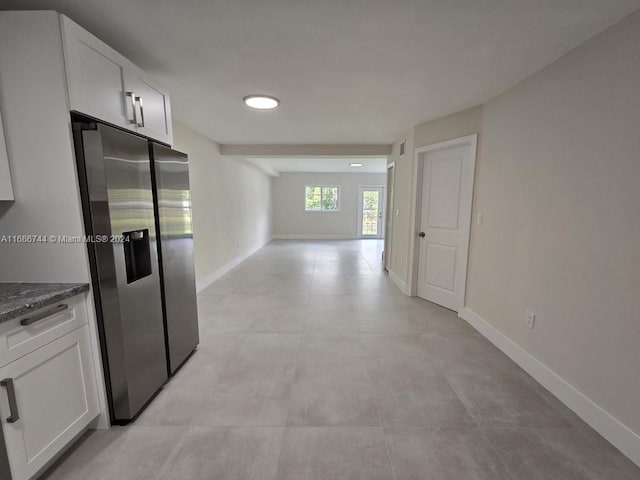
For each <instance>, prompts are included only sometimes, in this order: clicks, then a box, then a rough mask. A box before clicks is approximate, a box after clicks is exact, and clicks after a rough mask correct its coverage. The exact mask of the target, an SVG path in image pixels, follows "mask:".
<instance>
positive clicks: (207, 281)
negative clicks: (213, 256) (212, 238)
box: [196, 238, 271, 293]
mask: <svg viewBox="0 0 640 480" xmlns="http://www.w3.org/2000/svg"><path fill="white" fill-rule="evenodd" d="M270 241H271V238H268V239H267V240H266V241H265V242H264V243H263V244H258V245H256V246H254V247H253V248H251V249H250V250H247V251H246V252H244V253H242V254H241V255H238V256H237V257H235V258H234V259H233V260H231V261H230V262H228V263H225V264H224V265H223V266H221V267H220V268H218V269H216V270H214V271H213V272H211V273H210V274H208V275H206V276H205V277H204V278H203V279H201V280H197V281H196V292H197V293H200V292H201V291H203V290H204V289H205V288H207V287H208V286H209V285H211V284H212V283H213V282H215V281H216V280H218V279H219V278H220V277H221V276H223V275H224V274H225V273H227V272H228V271H229V270H231V269H232V268H234V267H236V266H238V265H240V264H241V263H242V262H244V261H245V260H246V259H247V258H249V257H250V256H251V255H253V254H254V253H256V252H257V251H258V250H260V249H261V248H262V247H264V246H265V245H266V244H267V243H269V242H270Z"/></svg>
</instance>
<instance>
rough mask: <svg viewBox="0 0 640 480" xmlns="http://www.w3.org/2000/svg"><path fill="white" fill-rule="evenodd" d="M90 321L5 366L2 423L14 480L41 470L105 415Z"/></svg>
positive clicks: (0, 373) (2, 372)
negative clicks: (92, 354)
mask: <svg viewBox="0 0 640 480" xmlns="http://www.w3.org/2000/svg"><path fill="white" fill-rule="evenodd" d="M92 362H93V361H92V358H91V348H90V344H89V327H88V326H87V325H85V326H83V327H81V328H78V329H76V330H74V331H73V332H71V333H69V334H67V335H64V336H62V337H60V338H58V339H56V340H54V341H53V342H51V343H48V344H47V345H45V346H43V347H41V348H39V349H37V350H35V351H34V352H31V353H29V354H28V355H25V356H24V357H22V358H19V359H18V360H16V361H15V362H12V363H10V364H8V365H6V366H5V367H3V368H0V379H1V382H2V386H1V387H0V422H1V423H2V429H3V433H4V440H5V445H6V449H7V457H8V459H9V465H10V467H11V473H12V476H13V479H14V480H27V479H29V478H32V477H33V476H34V475H35V474H36V473H38V472H39V471H41V470H42V469H43V468H44V467H46V465H47V464H48V463H49V462H50V461H51V460H52V459H53V458H55V457H56V456H57V455H58V454H59V453H60V452H61V451H62V450H63V449H64V448H65V447H66V446H67V445H69V443H70V442H71V441H72V440H73V439H74V438H76V436H77V435H78V434H79V433H81V432H82V431H83V430H84V429H86V428H87V427H88V426H89V424H90V423H91V421H92V420H93V419H95V418H96V416H97V415H98V413H99V408H98V397H97V389H96V381H95V376H94V370H93V363H92Z"/></svg>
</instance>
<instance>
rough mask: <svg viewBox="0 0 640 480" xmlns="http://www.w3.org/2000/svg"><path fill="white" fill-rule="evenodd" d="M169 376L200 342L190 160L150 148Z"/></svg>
mask: <svg viewBox="0 0 640 480" xmlns="http://www.w3.org/2000/svg"><path fill="white" fill-rule="evenodd" d="M152 153H153V155H152V157H153V165H154V172H155V184H156V185H155V186H156V190H155V191H156V201H157V214H158V226H159V234H158V235H159V238H160V261H161V265H162V280H163V285H164V301H165V317H166V319H165V321H166V329H167V344H168V349H169V365H170V370H171V373H174V372H175V371H176V369H177V368H178V367H179V366H180V365H181V364H182V363H183V362H184V361H185V360H186V358H187V357H188V356H189V355H190V354H191V352H193V350H194V349H195V348H196V346H197V345H198V342H199V337H198V310H197V303H196V283H195V274H194V267H193V230H192V223H191V192H190V190H189V161H188V158H187V156H186V155H185V154H183V153H180V152H176V151H174V150H171V149H170V148H167V147H165V146H162V145H158V144H152Z"/></svg>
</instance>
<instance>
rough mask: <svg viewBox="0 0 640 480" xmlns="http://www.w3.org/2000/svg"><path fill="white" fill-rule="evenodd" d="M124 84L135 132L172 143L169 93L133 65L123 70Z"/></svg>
mask: <svg viewBox="0 0 640 480" xmlns="http://www.w3.org/2000/svg"><path fill="white" fill-rule="evenodd" d="M125 85H126V88H127V96H128V97H127V100H128V101H129V102H131V107H132V108H133V113H134V121H135V124H136V130H137V132H138V133H140V134H142V135H145V136H147V137H150V138H155V139H156V140H160V141H161V142H164V143H168V144H172V143H173V129H172V125H171V103H170V101H169V93H168V92H167V91H166V90H165V89H163V88H162V87H160V86H158V84H156V83H155V82H154V81H153V79H151V78H150V77H149V75H147V74H146V73H144V72H143V71H142V70H140V69H139V68H137V67H135V66H133V67H132V68H128V69H126V70H125Z"/></svg>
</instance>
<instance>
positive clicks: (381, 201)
mask: <svg viewBox="0 0 640 480" xmlns="http://www.w3.org/2000/svg"><path fill="white" fill-rule="evenodd" d="M369 188H371V189H373V188H376V189H377V188H379V189H380V193H381V194H382V198H380V199H379V200H378V204H379V205H380V206H381V208H382V218H381V219H380V235H379V236H373V235H362V213H363V212H362V192H363V191H364V190H367V189H369ZM386 194H387V192H386V187H385V186H384V185H358V217H357V223H356V228H357V229H356V235H357V238H361V239H365V238H372V239H374V240H381V239H384V233H385V232H384V222H386V220H387V219H386V212H385V210H386V209H385V204H386V199H387V197H386Z"/></svg>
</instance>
